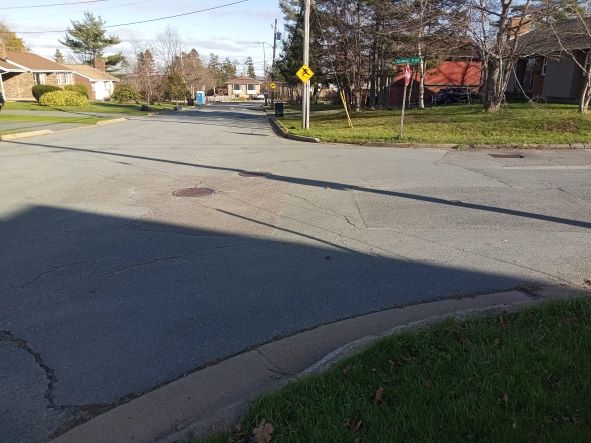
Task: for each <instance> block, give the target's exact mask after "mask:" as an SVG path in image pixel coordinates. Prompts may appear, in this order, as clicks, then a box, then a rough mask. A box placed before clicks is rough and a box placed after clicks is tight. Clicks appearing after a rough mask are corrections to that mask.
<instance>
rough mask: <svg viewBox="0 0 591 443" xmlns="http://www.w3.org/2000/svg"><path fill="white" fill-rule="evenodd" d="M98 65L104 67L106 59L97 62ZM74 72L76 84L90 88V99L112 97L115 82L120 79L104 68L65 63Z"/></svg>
mask: <svg viewBox="0 0 591 443" xmlns="http://www.w3.org/2000/svg"><path fill="white" fill-rule="evenodd" d="M95 65H96V66H98V67H101V66H102V67H104V61H103V63H102V64H101V63H100V61H99V62H98V63H95ZM64 66H65V67H67V68H69V69H71V70H72V72H73V73H74V81H75V83H76V84H81V85H85V86H86V87H87V89H88V93H89V98H90V100H105V99H108V98H109V97H111V94H112V93H113V90H114V89H115V83H118V82H119V81H120V80H119V79H118V78H117V77H114V76H112V75H111V74H109V73H108V72H106V71H105V70H104V69H102V70H101V69H97V68H94V67H92V66H89V65H64Z"/></svg>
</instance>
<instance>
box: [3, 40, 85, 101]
mask: <svg viewBox="0 0 591 443" xmlns="http://www.w3.org/2000/svg"><path fill="white" fill-rule="evenodd" d="M71 84H74V73H73V72H72V70H71V69H68V68H66V67H65V66H62V65H60V64H58V63H56V62H54V61H53V60H50V59H48V58H45V57H42V56H40V55H37V54H32V53H30V52H16V51H7V50H6V46H5V45H4V43H3V42H1V41H0V91H2V94H3V95H4V98H5V99H6V100H34V99H35V98H34V97H33V93H32V91H31V88H32V87H33V86H34V85H56V86H61V87H63V86H65V85H71Z"/></svg>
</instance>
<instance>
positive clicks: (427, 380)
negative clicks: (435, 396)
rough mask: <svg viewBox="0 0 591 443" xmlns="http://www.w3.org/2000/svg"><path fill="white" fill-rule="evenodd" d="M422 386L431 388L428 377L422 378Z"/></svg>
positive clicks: (431, 383)
mask: <svg viewBox="0 0 591 443" xmlns="http://www.w3.org/2000/svg"><path fill="white" fill-rule="evenodd" d="M423 386H425V387H426V388H431V387H432V386H433V381H432V380H431V379H429V378H427V379H425V380H423Z"/></svg>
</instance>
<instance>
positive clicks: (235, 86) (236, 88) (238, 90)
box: [234, 83, 240, 92]
mask: <svg viewBox="0 0 591 443" xmlns="http://www.w3.org/2000/svg"><path fill="white" fill-rule="evenodd" d="M234 91H237V92H240V85H239V84H238V83H234Z"/></svg>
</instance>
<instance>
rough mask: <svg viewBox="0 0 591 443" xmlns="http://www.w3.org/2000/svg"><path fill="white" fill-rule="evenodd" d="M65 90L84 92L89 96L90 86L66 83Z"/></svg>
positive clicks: (84, 94)
mask: <svg viewBox="0 0 591 443" xmlns="http://www.w3.org/2000/svg"><path fill="white" fill-rule="evenodd" d="M64 91H74V92H77V93H79V94H82V95H83V96H84V97H86V98H89V95H88V88H87V87H86V86H85V85H66V86H64Z"/></svg>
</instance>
